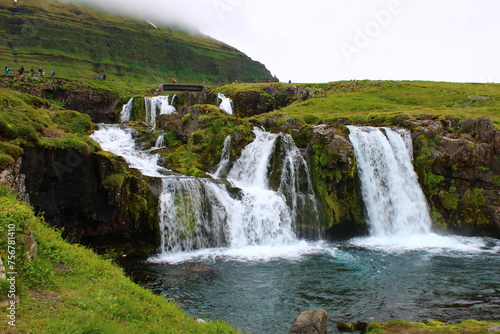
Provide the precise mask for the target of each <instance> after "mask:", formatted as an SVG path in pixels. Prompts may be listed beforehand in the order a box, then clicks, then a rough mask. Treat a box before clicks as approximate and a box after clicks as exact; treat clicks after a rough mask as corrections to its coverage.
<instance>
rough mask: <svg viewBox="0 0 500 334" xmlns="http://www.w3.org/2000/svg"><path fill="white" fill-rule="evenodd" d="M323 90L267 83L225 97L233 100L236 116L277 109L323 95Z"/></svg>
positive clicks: (247, 115) (252, 114) (246, 115)
mask: <svg viewBox="0 0 500 334" xmlns="http://www.w3.org/2000/svg"><path fill="white" fill-rule="evenodd" d="M323 94H324V93H323V91H322V90H319V89H315V88H307V87H304V86H299V85H273V84H269V85H268V86H265V87H263V88H262V92H259V91H240V92H236V93H234V94H231V93H228V94H226V97H229V98H231V99H232V100H233V112H234V114H235V115H237V116H238V117H249V116H254V115H259V114H262V113H266V112H270V111H273V110H277V109H280V108H283V107H286V106H288V105H290V104H292V103H293V102H295V101H305V100H307V99H310V98H312V97H315V96H319V95H323Z"/></svg>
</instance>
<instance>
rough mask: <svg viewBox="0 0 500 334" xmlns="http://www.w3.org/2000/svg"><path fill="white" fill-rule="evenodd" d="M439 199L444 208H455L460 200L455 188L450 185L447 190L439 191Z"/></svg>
mask: <svg viewBox="0 0 500 334" xmlns="http://www.w3.org/2000/svg"><path fill="white" fill-rule="evenodd" d="M439 199H440V201H441V204H442V205H443V207H444V208H445V209H446V210H456V209H457V208H458V202H459V200H460V198H459V196H458V194H457V188H456V187H450V189H449V190H448V191H444V190H441V191H440V192H439Z"/></svg>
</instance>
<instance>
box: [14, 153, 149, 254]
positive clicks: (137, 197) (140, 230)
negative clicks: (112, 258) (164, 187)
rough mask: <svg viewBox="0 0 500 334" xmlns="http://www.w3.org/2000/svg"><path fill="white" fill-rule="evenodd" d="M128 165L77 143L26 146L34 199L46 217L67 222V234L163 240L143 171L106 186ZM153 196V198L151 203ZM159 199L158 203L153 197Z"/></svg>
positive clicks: (136, 240) (25, 163) (137, 241)
mask: <svg viewBox="0 0 500 334" xmlns="http://www.w3.org/2000/svg"><path fill="white" fill-rule="evenodd" d="M123 168H126V163H125V162H124V161H121V160H120V159H118V160H110V159H106V158H104V157H103V156H100V155H97V154H92V153H82V152H78V151H76V150H73V149H50V150H43V149H39V148H32V147H28V148H25V154H24V157H23V162H22V166H21V173H22V174H24V175H25V183H26V192H27V195H28V196H29V202H30V204H31V205H33V207H34V208H35V210H36V211H37V212H43V214H44V217H45V220H46V221H47V222H48V223H49V224H51V225H53V226H56V227H61V228H64V233H63V235H64V236H65V237H68V238H70V239H72V240H77V241H82V242H84V243H86V242H91V243H92V244H96V243H99V242H101V241H104V242H107V243H108V244H112V243H122V242H127V241H128V242H132V241H133V242H134V243H135V244H136V245H137V246H138V247H139V245H140V244H141V243H142V242H144V243H150V244H151V245H152V247H149V248H150V249H149V250H151V248H153V249H154V248H155V245H157V244H158V231H157V229H158V226H157V221H156V219H155V218H154V217H156V212H151V213H147V207H150V208H157V202H154V201H155V199H154V198H153V197H154V196H153V195H152V194H151V193H150V192H149V190H148V187H147V185H146V183H145V181H144V180H143V179H142V176H141V175H140V174H139V173H136V174H134V173H130V174H129V175H128V176H126V177H124V179H123V181H122V183H121V184H117V185H116V186H115V187H108V188H105V187H104V186H103V181H104V180H105V179H106V178H107V177H108V176H109V175H111V174H113V173H116V172H119V171H122V170H123ZM148 201H149V202H151V203H149V205H148ZM153 202H154V203H153Z"/></svg>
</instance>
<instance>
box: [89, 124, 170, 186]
mask: <svg viewBox="0 0 500 334" xmlns="http://www.w3.org/2000/svg"><path fill="white" fill-rule="evenodd" d="M132 131H133V130H132V129H130V128H123V129H122V128H120V126H118V125H114V124H100V125H99V131H96V132H94V134H92V135H91V137H92V138H93V139H94V140H95V141H96V142H98V143H99V144H100V145H101V148H102V149H103V150H105V151H109V152H112V153H114V154H116V155H119V156H121V157H123V158H125V160H126V161H127V163H128V164H129V165H130V167H131V168H137V169H139V170H140V171H141V172H142V174H144V175H147V176H156V177H159V176H162V175H163V173H162V172H165V171H166V169H165V168H163V167H161V166H159V165H158V158H159V155H158V154H151V153H150V152H146V151H141V150H138V149H137V148H136V144H135V141H134V138H133V137H132Z"/></svg>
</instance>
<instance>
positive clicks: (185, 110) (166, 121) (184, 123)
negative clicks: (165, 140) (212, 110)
mask: <svg viewBox="0 0 500 334" xmlns="http://www.w3.org/2000/svg"><path fill="white" fill-rule="evenodd" d="M204 113H206V112H205V111H204V110H203V109H202V108H200V107H199V106H196V107H181V108H179V110H177V111H176V112H173V113H171V114H169V115H159V116H158V117H157V118H156V126H157V128H158V129H162V130H165V131H167V132H169V131H173V132H174V133H175V134H176V135H177V137H179V138H183V140H184V141H185V142H187V141H188V139H189V138H190V137H191V135H192V134H193V132H195V131H197V130H199V129H200V123H199V121H198V117H200V116H201V115H202V114H204Z"/></svg>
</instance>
